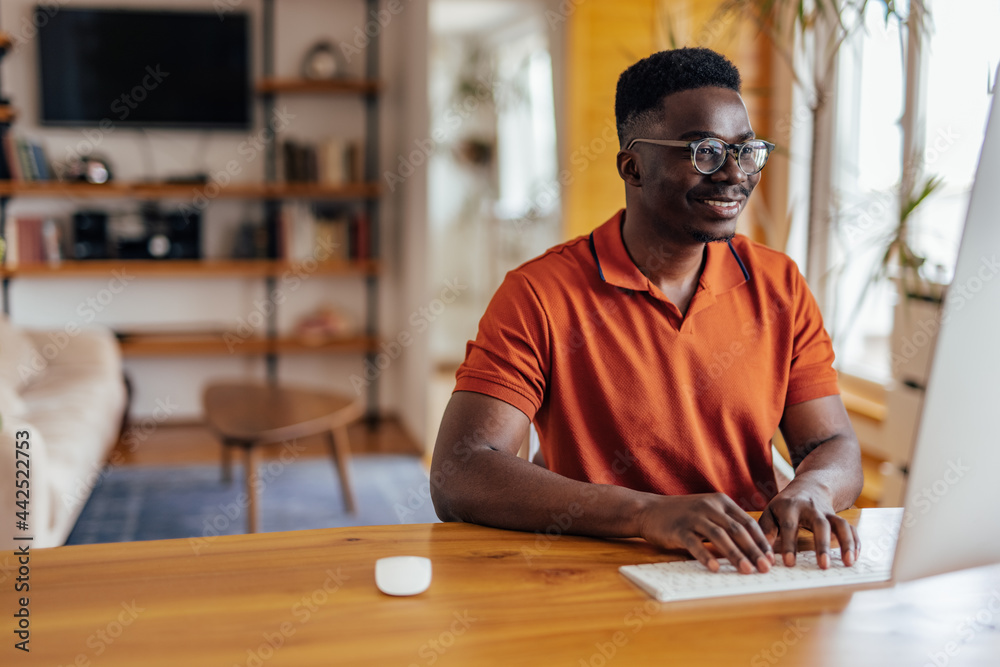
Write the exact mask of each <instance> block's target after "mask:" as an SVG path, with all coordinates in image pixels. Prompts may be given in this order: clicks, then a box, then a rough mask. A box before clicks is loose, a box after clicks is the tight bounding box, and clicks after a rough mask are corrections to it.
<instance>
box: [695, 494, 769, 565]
mask: <svg viewBox="0 0 1000 667" xmlns="http://www.w3.org/2000/svg"><path fill="white" fill-rule="evenodd" d="M725 509H726V511H719V512H711V513H708V514H707V515H705V516H703V517H702V520H701V522H700V524H699V525H698V526H697V527H696V529H695V532H696V533H697V534H699V535H701V536H702V537H703V538H705V539H707V540H709V541H711V543H712V544H713V545H714V546H715V547H716V548H717V549H718V550H719V551H720V552H721V553H722V554H723V555H725V557H726V558H727V559H728V560H729V562H730V563H732V564H733V566H734V567H735V568H736V569H737V570H739V571H740V572H741V573H743V574H750V573H752V572H753V571H754V570H755V569H756V570H759V571H760V572H767V571H768V570H770V569H771V561H770V560H768V558H767V557H766V556H765V555H764V554H765V551H764V549H767V551H768V552H769V551H770V548H769V547H768V546H767V544H766V541H765V540H764V536H763V533H761V532H760V528H758V527H757V526H756V525H755V524H754V521H753V519H750V517H749V516H747V519H748V520H749V524H752V525H751V526H749V527H748V526H747V525H746V524H745V523H744V522H743V521H742V520H741V518H740V517H739V514H738V513H743V514H746V513H745V512H743V510H741V509H739V508H738V507H736V506H735V505H733V507H732V508H729V507H726V508H725ZM730 512H732V514H730ZM751 530H753V531H755V532H756V533H757V534H756V535H752V534H751V532H750V531H751ZM760 542H763V543H764V549H762V548H761V546H760Z"/></svg>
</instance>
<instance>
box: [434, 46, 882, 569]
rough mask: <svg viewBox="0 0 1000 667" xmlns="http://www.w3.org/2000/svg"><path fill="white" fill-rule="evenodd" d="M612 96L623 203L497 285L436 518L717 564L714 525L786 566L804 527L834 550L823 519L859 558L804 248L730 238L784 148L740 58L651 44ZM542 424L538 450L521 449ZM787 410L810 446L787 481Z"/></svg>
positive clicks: (439, 450)
mask: <svg viewBox="0 0 1000 667" xmlns="http://www.w3.org/2000/svg"><path fill="white" fill-rule="evenodd" d="M615 115H616V119H617V126H618V134H619V140H620V142H621V146H622V150H621V151H620V152H619V153H618V156H617V162H618V173H619V174H620V176H621V178H622V180H623V181H624V182H625V201H626V208H625V210H624V211H621V212H619V213H618V214H616V215H615V216H614V217H613V218H611V220H609V221H608V222H606V223H604V224H603V225H601V226H600V227H598V228H597V229H596V230H594V232H593V233H592V234H590V235H589V236H584V237H580V238H577V239H574V240H572V241H569V242H567V243H564V244H562V245H559V246H556V247H555V248H552V249H550V250H549V251H548V252H546V253H545V254H544V255H542V256H541V257H538V258H536V259H534V260H532V261H529V262H527V263H526V264H524V265H522V266H521V267H519V268H517V269H515V270H514V271H511V272H510V273H509V274H508V275H507V277H506V279H505V280H504V283H503V284H502V285H501V287H500V288H499V289H498V290H497V293H496V295H495V296H494V297H493V300H492V301H491V303H490V305H489V307H488V309H487V312H486V314H485V315H484V317H483V319H482V321H481V322H480V328H479V333H478V336H477V338H476V340H475V341H474V342H470V343H469V346H468V350H467V356H466V360H465V363H464V364H463V365H462V367H461V368H460V369H459V371H458V382H457V386H456V391H455V393H454V394H453V396H452V398H451V401H450V403H449V404H448V408H447V410H446V411H445V414H444V418H443V421H442V423H441V429H440V433H439V435H438V440H437V444H436V446H435V451H434V460H433V464H432V479H433V480H434V484H433V488H432V497H433V501H434V506H435V508H436V510H437V513H438V516H440V517H441V518H442V519H443V520H445V521H467V522H473V523H479V524H483V525H488V526H496V527H500V528H508V529H516V530H527V531H545V530H546V529H547V528H551V527H552V526H553V525H557V524H558V523H559V521H561V522H562V524H565V523H566V519H565V517H566V515H567V514H569V516H570V517H571V521H570V522H569V523H570V525H569V526H568V527H567V526H566V525H560V529H561V530H563V531H564V532H569V533H574V534H578V535H591V536H598V537H637V536H638V537H642V538H644V539H646V540H647V541H649V542H651V543H653V544H656V545H658V546H661V547H664V548H683V549H687V550H688V551H689V552H690V553H691V554H692V555H693V556H694V557H695V558H697V559H698V560H699V561H701V562H702V563H703V564H704V565H705V566H706V567H708V568H709V569H710V570H712V571H717V570H718V569H719V563H718V560H717V559H716V556H715V555H713V553H712V552H711V551H710V550H709V549H708V548H706V545H705V544H704V542H705V541H710V542H711V543H712V544H713V545H714V546H715V547H716V548H717V549H718V551H719V552H720V553H721V554H722V555H724V556H725V557H726V558H728V559H729V561H730V562H731V563H732V564H733V565H734V566H736V567H737V568H738V569H739V570H740V571H741V572H744V573H751V572H753V571H754V569H756V570H759V571H761V572H765V571H767V570H769V568H770V566H771V564H773V563H774V558H775V557H774V552H775V551H777V552H778V553H779V554H780V555H781V556H782V557H783V558H784V561H785V564H786V565H793V564H794V562H795V550H796V535H797V531H798V527H799V526H803V527H805V528H808V529H809V530H811V531H812V533H813V535H814V540H815V546H816V552H817V558H818V561H819V564H820V567H824V568H825V567H829V552H828V550H829V545H830V536H831V533H832V534H834V535H836V537H837V539H838V541H839V543H840V545H841V549H842V554H843V561H844V564H845V565H851V564H853V562H854V561H855V560H856V558H857V550H858V548H859V542H858V537H857V533H856V531H855V530H854V528H853V527H852V526H850V525H849V524H848V523H847V522H846V521H845V520H843V519H842V518H840V517H838V516H837V515H836V514H835V513H836V512H837V511H840V510H843V509H846V508H848V507H850V505H851V503H853V502H854V500H855V499H856V498H857V496H858V494H859V493H860V491H861V486H862V481H863V480H862V473H861V462H860V453H859V447H858V443H857V439H856V437H855V435H854V433H853V430H852V429H851V425H850V422H849V421H848V418H847V414H846V411H845V410H844V406H843V403H842V402H841V400H840V396H839V391H838V388H837V378H836V373H835V371H834V370H833V368H832V366H831V364H832V361H833V351H832V348H831V345H830V339H829V337H828V336H827V334H826V332H825V331H824V329H823V324H822V319H821V317H820V313H819V310H818V308H817V307H816V304H815V301H814V299H813V297H812V295H811V294H810V293H809V290H808V287H807V286H806V285H805V281H804V280H803V278H802V276H801V274H800V273H799V271H798V269H797V268H796V266H795V265H794V263H793V262H792V261H791V260H790V259H788V258H787V257H786V256H785V255H783V254H781V253H778V252H775V251H773V250H770V249H768V248H766V247H764V246H761V245H758V244H755V243H753V242H751V241H750V240H748V239H746V238H745V237H742V236H734V234H735V229H736V220H737V218H738V216H739V214H740V212H741V211H742V210H743V208H744V207H745V206H746V203H747V199H748V198H749V196H750V193H751V192H752V191H753V189H754V187H755V186H756V185H757V183H758V182H759V180H760V169H761V168H762V167H763V166H764V163H765V162H766V161H767V156H768V154H769V152H770V150H771V149H772V148H773V145H770V144H767V143H766V142H763V141H758V140H756V139H755V135H754V132H753V130H752V129H751V127H750V121H749V118H748V116H747V111H746V107H745V106H744V104H743V100H742V98H741V97H740V76H739V72H738V71H737V70H736V68H735V67H734V66H733V65H732V64H731V63H730V62H729V61H728V60H726V59H725V58H724V57H722V56H720V55H719V54H717V53H714V52H712V51H709V50H707V49H679V50H675V51H665V52H661V53H657V54H654V55H652V56H650V57H649V58H646V59H644V60H641V61H639V62H638V63H636V64H635V65H633V66H632V67H630V68H629V69H627V70H626V71H625V72H624V73H623V74H622V75H621V78H620V79H619V81H618V89H617V96H616V101H615ZM532 421H533V422H534V424H535V426H536V428H537V430H538V433H539V437H540V440H541V452H542V454H543V456H544V463H545V466H541V465H535V464H534V463H531V462H528V461H526V460H523V459H520V458H518V457H517V451H518V449H519V447H520V445H521V443H522V442H523V441H524V440H525V436H526V434H527V432H528V427H529V424H530V423H531V422H532ZM779 426H780V428H781V431H782V434H783V435H784V437H785V440H786V442H787V443H788V446H789V450H790V451H791V453H792V457H793V461H794V463H795V464H796V476H795V479H794V480H792V481H791V482H790V483H789V484H788V485H787V486H786V487H785V488H784V489H782V490H781V491H780V492H779V491H778V490H777V487H776V484H775V478H774V472H773V469H772V460H771V446H770V438H771V436H772V435H773V433H774V431H775V430H776V428H777V427H779ZM748 509H757V510H763V514H762V516H761V518H760V522H759V524H758V522H755V521H754V520H753V519H752V518H751V517H750V516H749V515H748V514H747V513H746V512H745V511H744V510H748ZM560 517H561V518H560ZM557 518H560V519H558V521H557Z"/></svg>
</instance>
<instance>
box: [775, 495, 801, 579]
mask: <svg viewBox="0 0 1000 667" xmlns="http://www.w3.org/2000/svg"><path fill="white" fill-rule="evenodd" d="M772 511H774V510H772ZM775 518H776V519H777V521H778V539H777V541H776V542H775V552H777V554H778V555H779V556H781V558H782V559H783V560H784V563H785V566H786V567H792V566H793V565H795V553H796V551H797V548H798V539H799V508H798V507H796V506H795V505H788V506H786V507H785V508H784V510H783V511H781V512H775Z"/></svg>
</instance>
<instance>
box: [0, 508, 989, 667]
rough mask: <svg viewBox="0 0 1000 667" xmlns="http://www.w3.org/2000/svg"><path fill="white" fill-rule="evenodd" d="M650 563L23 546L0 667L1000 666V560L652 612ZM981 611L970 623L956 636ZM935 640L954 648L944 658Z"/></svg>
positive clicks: (519, 545) (422, 547) (449, 530)
mask: <svg viewBox="0 0 1000 667" xmlns="http://www.w3.org/2000/svg"><path fill="white" fill-rule="evenodd" d="M848 515H849V516H850V517H851V518H852V520H857V521H858V524H859V530H860V532H861V535H862V540H863V543H864V544H865V548H874V547H875V545H876V544H877V542H878V538H879V537H880V536H881V535H883V534H884V533H885V531H887V530H888V526H890V525H892V523H893V522H896V523H897V524H898V521H899V518H900V513H899V510H863V511H861V512H860V513H859V512H858V511H855V512H853V513H848ZM554 533H555V531H553V534H554ZM196 551H197V553H196ZM401 554H413V555H419V556H427V557H429V558H431V560H432V561H433V564H434V583H433V584H432V585H431V588H430V589H429V590H428V591H427V592H426V593H423V594H422V595H420V596H416V597H412V598H390V597H387V596H384V595H382V594H380V593H379V592H378V591H377V590H376V588H375V584H374V561H375V559H376V558H380V557H383V556H392V555H401ZM661 557H662V554H661V553H657V552H656V551H655V550H654V549H652V548H651V547H649V546H648V545H646V544H645V543H643V542H640V541H603V540H594V539H587V538H577V537H556V538H555V539H551V540H549V539H546V538H539V537H536V535H534V534H526V533H517V532H507V531H500V530H493V529H488V528H481V527H477V526H470V525H456V524H446V525H439V524H432V525H410V526H395V527H371V528H343V529H331V530H314V531H303V532H295V533H270V534H258V535H239V536H230V537H221V538H217V539H215V540H211V541H208V542H205V541H195V540H170V541H161V542H136V543H129V544H110V545H92V546H73V547H60V548H57V549H48V550H39V551H36V552H33V554H32V557H31V607H30V611H31V632H32V634H31V644H30V646H31V654H30V656H24V654H21V653H19V652H16V651H14V650H13V649H12V648H11V645H12V641H11V634H10V626H11V616H10V614H9V613H8V612H6V611H5V612H4V614H3V617H4V618H6V619H7V620H6V621H4V627H3V628H2V629H3V632H2V636H4V637H5V638H6V639H5V640H4V646H3V647H2V648H0V664H4V665H8V664H17V665H20V664H39V665H42V664H44V665H71V664H75V665H127V666H129V667H137V666H143V667H149V666H158V665H162V666H164V667H177V666H180V665H184V666H189V665H213V666H220V667H230V666H231V665H242V666H246V667H254V666H256V667H262V666H264V665H266V666H267V667H272V666H275V665H295V666H298V667H301V666H303V665H399V666H401V667H407V666H408V665H419V666H424V665H437V666H441V665H463V666H465V665H468V666H479V665H511V666H514V665H567V666H570V667H578V666H580V665H592V666H594V667H601V666H602V665H684V666H687V665H747V664H749V665H751V667H756V666H758V665H760V666H764V665H777V664H781V665H851V666H852V667H853V666H854V665H862V664H873V665H874V664H877V665H918V666H919V665H924V664H925V663H931V664H933V662H931V658H930V657H929V655H932V654H940V655H941V656H943V657H942V658H941V659H942V660H945V659H947V660H948V661H949V662H948V664H950V665H987V664H990V665H995V664H997V661H998V660H1000V632H998V630H997V627H998V626H1000V567H990V568H980V569H977V570H971V571H966V572H962V573H956V574H951V575H946V576H943V577H936V578H933V579H929V580H925V581H922V582H918V583H915V584H908V585H903V586H899V587H896V588H884V589H879V590H867V591H863V592H856V593H854V594H853V595H852V594H850V593H830V592H825V593H818V592H815V591H813V592H809V593H796V594H791V595H788V594H784V595H780V596H777V595H769V596H754V597H753V598H742V599H740V598H736V599H730V600H725V601H715V602H712V603H705V602H694V603H683V604H679V605H677V606H669V605H662V606H661V605H659V604H657V603H655V602H653V601H652V600H650V599H649V598H648V597H646V596H645V595H644V594H643V593H641V592H640V591H639V590H638V589H636V588H634V587H633V586H632V585H631V584H630V583H628V581H627V580H625V579H624V578H623V577H622V576H621V575H619V574H618V571H617V567H618V566H619V565H622V564H628V563H637V562H646V561H652V560H657V559H660V558H661ZM10 588H11V586H10V581H9V580H8V581H7V582H5V583H4V584H3V589H4V591H5V597H4V609H9V608H12V604H11V603H9V602H8V601H9V600H10V599H11V596H12V595H13V593H12V592H10ZM994 599H995V601H994V602H993V603H992V607H991V600H994ZM977 614H980V620H981V621H983V624H982V625H979V626H975V627H971V626H970V627H969V628H968V630H963V629H962V628H961V627H960V625H961V624H962V622H963V621H964V620H965V619H966V618H972V619H975V618H976V615H977ZM987 615H989V616H990V618H989V619H987V618H986V616H987ZM987 620H988V621H989V622H988V623H986V622H985V621H987ZM988 626H989V627H988ZM977 628H978V629H977ZM949 642H956V646H955V647H951V646H950V645H949ZM946 646H948V647H949V648H951V649H952V650H953V652H955V650H956V649H957V656H956V657H953V658H948V656H947V655H946V654H945V651H946ZM612 653H613V657H612V658H610V659H609V658H607V657H605V656H604V655H603V654H608V655H610V654H612ZM26 657H30V658H31V659H30V660H25V659H24V658H26ZM10 658H14V660H13V661H11V660H10ZM942 664H943V663H942Z"/></svg>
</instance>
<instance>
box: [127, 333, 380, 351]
mask: <svg viewBox="0 0 1000 667" xmlns="http://www.w3.org/2000/svg"><path fill="white" fill-rule="evenodd" d="M120 345H121V351H122V354H123V355H124V356H126V357H189V356H227V355H239V356H259V355H264V354H269V353H272V354H311V353H326V352H345V353H351V352H370V351H374V350H375V348H376V345H377V341H376V339H374V338H372V337H369V336H349V337H345V338H338V339H334V340H330V341H327V342H324V343H319V344H312V343H306V342H303V341H301V340H299V339H297V338H276V339H274V340H268V339H267V338H258V337H254V338H246V339H241V338H239V337H238V336H237V335H236V334H235V333H231V334H230V335H228V336H227V335H225V334H224V333H214V334H212V333H206V334H162V335H157V334H143V335H138V336H125V337H124V338H122V339H121V340H120Z"/></svg>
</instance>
